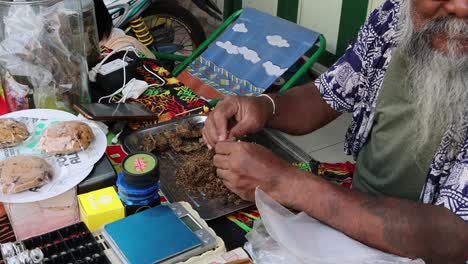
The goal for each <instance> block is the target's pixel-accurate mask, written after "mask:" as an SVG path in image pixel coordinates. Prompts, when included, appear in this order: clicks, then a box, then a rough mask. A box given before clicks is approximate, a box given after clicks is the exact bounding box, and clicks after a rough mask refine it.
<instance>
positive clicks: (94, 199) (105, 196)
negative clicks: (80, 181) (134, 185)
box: [78, 187, 125, 232]
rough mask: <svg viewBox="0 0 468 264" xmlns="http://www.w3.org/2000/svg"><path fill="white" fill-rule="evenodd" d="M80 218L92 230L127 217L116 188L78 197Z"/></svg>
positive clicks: (108, 188)
mask: <svg viewBox="0 0 468 264" xmlns="http://www.w3.org/2000/svg"><path fill="white" fill-rule="evenodd" d="M78 201H79V205H80V218H81V221H83V222H84V223H85V224H86V225H87V226H88V228H89V230H91V232H94V231H96V230H97V229H98V228H100V227H102V226H103V225H104V224H107V223H110V222H114V221H116V220H119V219H121V218H124V217H125V209H124V206H123V204H122V202H121V201H120V199H119V197H118V196H117V193H116V192H115V189H114V187H107V188H104V189H100V190H96V191H93V192H89V193H84V194H80V195H78Z"/></svg>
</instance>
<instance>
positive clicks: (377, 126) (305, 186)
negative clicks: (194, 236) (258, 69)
mask: <svg viewBox="0 0 468 264" xmlns="http://www.w3.org/2000/svg"><path fill="white" fill-rule="evenodd" d="M270 99H272V100H270ZM467 102H468V0H443V1H436V0H400V1H398V0H387V1H386V2H385V3H384V4H383V5H382V6H381V7H380V8H379V9H378V10H376V11H374V12H373V13H372V14H371V15H370V17H369V19H368V21H367V22H366V24H365V25H364V26H363V28H362V29H361V31H360V33H359V36H358V39H357V42H356V43H355V44H353V45H352V46H351V47H350V48H349V49H348V50H347V52H346V54H345V55H344V56H343V57H342V58H341V59H339V60H338V62H336V64H335V65H333V66H332V67H331V68H330V69H329V71H328V72H326V73H325V74H323V75H322V76H321V77H320V78H318V80H317V81H316V82H315V84H313V83H310V84H307V85H304V86H300V87H296V88H294V89H292V90H290V91H289V92H287V93H285V94H281V95H280V94H272V95H271V98H267V97H265V96H263V97H227V98H226V99H225V100H224V101H223V102H221V103H220V104H219V105H218V106H217V107H216V109H215V110H214V111H213V112H212V113H211V115H210V117H209V118H208V120H207V122H206V126H205V129H204V131H203V136H204V140H205V142H206V143H207V144H208V145H209V147H210V148H214V149H215V150H216V156H215V158H214V164H215V166H216V167H217V173H218V175H219V177H221V178H222V179H223V181H224V183H225V185H226V186H227V187H228V188H229V189H231V190H232V191H234V192H235V193H237V194H239V195H240V196H241V197H242V198H244V199H247V200H251V201H252V200H254V198H255V197H254V190H255V187H257V186H259V187H260V188H262V189H263V190H264V191H266V192H267V193H268V194H270V195H271V196H272V197H273V198H275V199H276V200H277V201H279V202H281V203H282V204H284V205H286V206H288V207H290V208H294V209H296V210H300V211H304V212H306V213H307V214H309V215H310V216H312V217H314V218H316V219H319V220H320V221H322V222H324V223H326V224H328V225H330V226H332V227H334V228H336V229H338V230H341V231H342V232H344V233H345V234H347V235H348V236H350V237H352V238H354V239H357V240H359V241H361V242H363V243H365V244H367V245H369V246H372V247H375V248H378V249H381V250H383V251H386V252H389V253H393V254H396V255H400V256H406V257H410V258H422V259H424V260H425V261H426V262H427V263H464V261H466V260H468V222H467V221H468V113H467V111H468V103H467ZM343 112H352V113H353V122H352V125H351V127H350V128H349V131H348V133H347V135H346V145H345V148H346V151H347V152H348V153H349V154H353V155H354V157H355V158H356V171H355V175H354V179H353V190H351V191H350V190H346V189H344V188H341V187H338V186H335V185H332V184H330V183H328V182H326V181H325V180H323V179H321V178H319V177H314V176H311V175H310V174H308V173H306V172H302V171H300V170H298V169H296V168H294V167H293V166H291V165H290V164H288V163H287V162H285V161H283V160H281V159H279V158H278V157H276V156H274V155H273V154H272V153H271V152H270V151H269V150H267V149H265V148H263V147H261V146H258V145H254V144H248V143H241V142H232V141H230V140H226V139H229V138H233V137H235V138H238V137H241V136H243V135H245V134H247V133H252V132H255V131H258V130H260V129H262V128H264V127H270V128H275V129H279V130H282V131H285V132H288V133H291V134H305V133H309V132H312V131H314V130H316V129H318V128H320V127H322V126H324V125H326V124H327V123H329V122H330V121H332V120H334V119H335V118H336V117H338V116H339V115H340V114H341V113H343ZM234 121H235V122H234Z"/></svg>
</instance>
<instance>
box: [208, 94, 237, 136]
mask: <svg viewBox="0 0 468 264" xmlns="http://www.w3.org/2000/svg"><path fill="white" fill-rule="evenodd" d="M236 113H237V105H236V104H235V103H234V102H233V101H232V100H228V99H226V100H225V101H222V102H220V103H219V105H218V106H216V108H215V110H214V111H213V117H212V118H213V122H214V123H215V124H216V125H215V127H216V133H217V135H218V138H217V141H224V140H226V139H227V138H228V129H229V128H228V122H229V119H230V118H231V117H233V116H234V115H235V114H236Z"/></svg>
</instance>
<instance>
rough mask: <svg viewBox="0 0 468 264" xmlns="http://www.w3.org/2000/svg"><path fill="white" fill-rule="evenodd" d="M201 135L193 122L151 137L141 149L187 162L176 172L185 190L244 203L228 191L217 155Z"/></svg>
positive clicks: (208, 196) (229, 201)
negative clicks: (215, 160) (215, 162)
mask: <svg viewBox="0 0 468 264" xmlns="http://www.w3.org/2000/svg"><path fill="white" fill-rule="evenodd" d="M201 135H202V133H201V129H200V128H198V127H194V126H192V125H190V124H189V123H185V124H179V125H177V126H176V129H175V131H166V132H164V133H163V134H159V135H155V136H153V135H152V134H148V136H147V137H146V138H145V140H144V141H143V142H142V146H141V150H144V151H150V152H153V153H155V154H157V155H164V153H165V152H167V151H172V154H175V155H178V157H179V158H180V160H183V162H182V163H181V164H180V167H179V168H178V169H177V171H176V172H175V176H176V183H177V185H179V186H180V187H182V188H184V189H185V190H187V191H190V192H200V193H203V194H204V195H205V197H206V198H207V199H221V200H222V201H223V203H225V204H227V203H234V204H236V205H238V204H240V203H241V202H242V199H241V198H240V197H239V196H237V195H236V194H234V193H232V192H231V191H230V190H229V189H228V188H226V186H224V184H223V181H222V180H221V179H220V178H219V177H218V176H217V175H216V168H215V167H214V166H213V156H214V153H213V152H212V151H210V150H208V148H206V147H205V146H204V143H203V142H202V141H201Z"/></svg>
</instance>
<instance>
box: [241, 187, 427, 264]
mask: <svg viewBox="0 0 468 264" xmlns="http://www.w3.org/2000/svg"><path fill="white" fill-rule="evenodd" d="M256 204H257V208H258V210H259V211H260V214H261V216H262V222H258V223H255V226H254V230H253V231H251V232H250V233H249V234H247V236H246V237H247V240H248V242H247V244H246V245H245V249H246V250H247V252H248V253H249V254H250V256H251V257H252V259H253V260H254V261H255V263H256V264H264V263H265V264H266V263H276V264H283V263H284V264H286V263H288V264H332V263H347V264H403V263H405V264H424V261H423V260H421V259H418V260H410V259H407V258H402V257H398V256H395V255H391V254H388V253H384V252H382V251H379V250H377V249H373V248H370V247H368V246H366V245H364V244H362V243H360V242H358V241H356V240H354V239H352V238H350V237H348V236H346V235H345V234H343V233H341V232H339V231H337V230H335V229H333V228H331V227H329V226H327V225H325V224H323V223H321V222H319V221H317V220H315V219H314V218H312V217H310V216H308V215H307V214H305V213H304V212H302V213H299V214H294V213H292V212H291V211H289V210H288V209H286V208H285V207H283V206H282V205H280V204H279V203H277V202H276V201H274V200H273V199H272V198H271V197H269V196H268V195H267V194H266V193H264V192H263V191H262V190H260V189H258V188H257V190H256Z"/></svg>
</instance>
